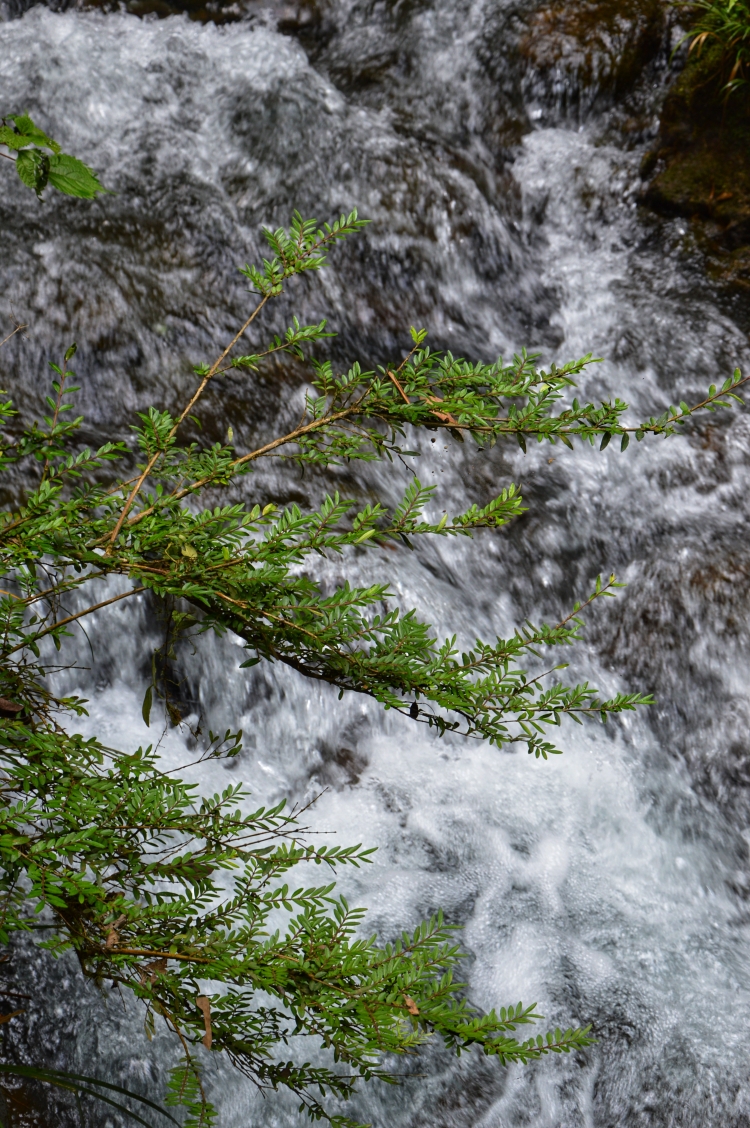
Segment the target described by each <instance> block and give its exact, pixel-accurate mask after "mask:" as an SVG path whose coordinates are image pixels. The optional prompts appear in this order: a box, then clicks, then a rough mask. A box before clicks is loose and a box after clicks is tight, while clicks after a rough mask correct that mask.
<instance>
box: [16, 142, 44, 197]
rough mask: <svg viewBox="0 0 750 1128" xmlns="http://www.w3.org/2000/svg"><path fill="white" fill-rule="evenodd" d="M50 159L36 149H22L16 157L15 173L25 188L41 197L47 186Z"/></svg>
mask: <svg viewBox="0 0 750 1128" xmlns="http://www.w3.org/2000/svg"><path fill="white" fill-rule="evenodd" d="M49 163H50V158H49V157H47V156H45V154H44V153H40V152H39V150H38V149H23V150H22V151H21V152H20V153H19V154H18V156H17V157H16V172H17V173H18V175H19V176H20V178H21V180H22V181H23V182H24V184H25V185H26V187H27V188H31V190H32V192H36V194H37V196H41V194H42V192H43V191H44V189H45V187H46V186H47V178H48V176H49Z"/></svg>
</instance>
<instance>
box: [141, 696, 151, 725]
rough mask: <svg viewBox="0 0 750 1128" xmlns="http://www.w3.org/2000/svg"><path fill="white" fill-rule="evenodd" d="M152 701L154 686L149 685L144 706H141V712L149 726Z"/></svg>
mask: <svg viewBox="0 0 750 1128" xmlns="http://www.w3.org/2000/svg"><path fill="white" fill-rule="evenodd" d="M152 701H153V686H149V687H148V689H147V690H146V696H145V697H144V698H143V706H142V708H141V714H142V716H143V720H144V721H145V722H146V727H147V728H148V727H150V718H151V703H152Z"/></svg>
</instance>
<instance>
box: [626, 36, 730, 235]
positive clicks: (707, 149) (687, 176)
mask: <svg viewBox="0 0 750 1128" xmlns="http://www.w3.org/2000/svg"><path fill="white" fill-rule="evenodd" d="M721 62H722V60H721V51H720V49H719V48H718V47H715V48H711V49H708V50H705V51H704V52H702V53H697V52H696V53H695V54H694V55H693V56H692V57H691V58H690V60H689V61H688V64H687V66H686V67H685V70H684V71H683V72H682V74H681V75H680V76H679V78H678V79H677V81H676V82H675V84H674V86H673V87H672V89H671V90H670V92H669V94H668V96H667V98H666V101H665V103H664V108H663V111H662V118H661V128H660V132H659V140H658V147H657V148H656V149H655V150H654V151H653V152H652V153H650V154H648V156H647V158H646V159H645V161H644V165H643V167H642V174H643V175H650V174H651V173H654V174H655V175H654V176H653V178H652V180H651V182H650V183H649V184H648V186H647V188H646V190H645V192H644V196H643V199H644V202H645V203H647V204H649V205H650V206H651V207H653V208H654V209H655V210H657V211H660V212H662V213H666V214H672V215H685V216H689V217H695V218H698V219H703V220H710V221H711V222H712V224H713V225H715V227H716V231H715V233H714V235H715V238H718V239H719V240H720V241H723V243H724V245H725V246H726V247H727V248H728V249H735V248H737V247H739V246H745V245H747V244H750V102H749V101H748V98H747V97H746V96H745V95H741V96H740V95H734V96H733V97H732V98H730V99H729V100H727V99H725V98H724V96H723V94H722V86H723V77H722V70H721Z"/></svg>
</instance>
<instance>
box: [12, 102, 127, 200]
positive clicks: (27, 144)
mask: <svg viewBox="0 0 750 1128" xmlns="http://www.w3.org/2000/svg"><path fill="white" fill-rule="evenodd" d="M0 147H4V148H6V149H9V150H10V152H9V153H2V152H0V156H2V157H5V159H6V160H11V161H14V162H15V165H16V172H17V173H18V175H19V176H20V178H21V180H22V181H23V182H24V184H25V185H26V187H27V188H31V189H32V191H34V192H36V195H37V199H39V200H41V198H42V192H43V191H44V189H45V188H46V187H47V185H48V184H50V185H51V186H52V187H53V188H56V189H57V190H58V192H62V193H63V195H65V196H78V197H79V198H81V199H84V200H93V199H94V197H95V196H96V195H97V194H101V193H104V192H106V191H107V189H106V188H103V187H102V185H101V184H100V183H99V181H98V179H97V178H96V176H95V175H94V173H93V171H92V170H91V169H90V168H89V167H88V165H85V164H84V163H83V161H79V160H78V158H77V157H71V156H70V155H69V154H68V153H63V152H61V150H60V146H59V145H58V143H57V141H53V140H52V138H51V137H48V136H47V134H46V133H43V132H42V130H41V129H39V127H38V126H37V125H35V124H34V122H33V121H32V120H31V118H30V117H29V115H28V114H8V115H7V116H6V117H4V118H3V119H2V123H1V124H0Z"/></svg>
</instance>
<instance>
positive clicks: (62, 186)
mask: <svg viewBox="0 0 750 1128" xmlns="http://www.w3.org/2000/svg"><path fill="white" fill-rule="evenodd" d="M49 182H50V184H51V185H52V187H53V188H57V190H58V192H62V193H63V194H64V195H65V196H76V197H77V198H78V199H81V200H93V199H94V198H95V196H96V195H97V194H98V193H106V192H108V191H109V190H108V189H107V188H105V187H104V186H103V185H102V184H100V183H99V180H98V179H97V177H96V176H95V174H94V171H93V169H91V168H89V167H88V165H85V164H84V163H83V161H79V160H78V158H77V157H71V156H69V155H68V154H67V153H57V154H55V155H54V156H52V157H50V158H49Z"/></svg>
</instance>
